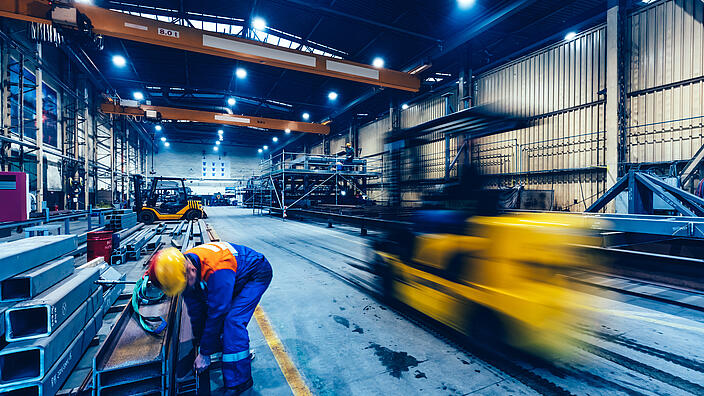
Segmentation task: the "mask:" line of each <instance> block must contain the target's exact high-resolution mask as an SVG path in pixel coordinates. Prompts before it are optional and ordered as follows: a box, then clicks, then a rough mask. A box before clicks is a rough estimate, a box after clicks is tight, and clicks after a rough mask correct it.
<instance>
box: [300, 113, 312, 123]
mask: <svg viewBox="0 0 704 396" xmlns="http://www.w3.org/2000/svg"><path fill="white" fill-rule="evenodd" d="M302 117H303V119H304V120H306V121H308V119H309V118H310V114H308V113H303V115H302Z"/></svg>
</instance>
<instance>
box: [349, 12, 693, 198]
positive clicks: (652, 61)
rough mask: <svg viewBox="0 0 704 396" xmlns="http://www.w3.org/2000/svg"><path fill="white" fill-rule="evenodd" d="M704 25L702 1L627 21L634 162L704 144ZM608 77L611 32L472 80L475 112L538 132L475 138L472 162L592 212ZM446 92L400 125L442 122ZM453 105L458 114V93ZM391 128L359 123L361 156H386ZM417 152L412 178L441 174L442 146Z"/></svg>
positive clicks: (683, 155)
mask: <svg viewBox="0 0 704 396" xmlns="http://www.w3.org/2000/svg"><path fill="white" fill-rule="evenodd" d="M703 21H704V3H702V2H701V1H699V0H676V1H675V0H670V1H659V2H656V3H654V4H652V5H650V6H647V7H643V8H641V9H639V10H638V11H637V12H634V13H633V14H632V15H629V16H628V19H627V21H626V26H627V29H626V30H627V32H626V37H625V42H626V60H625V61H626V65H627V67H626V80H625V82H626V92H627V100H626V111H627V116H626V120H627V127H626V147H625V157H626V162H627V163H628V164H627V165H635V164H639V165H642V164H664V165H663V166H665V168H666V167H667V166H668V165H669V164H670V163H672V162H673V161H687V160H689V159H690V158H691V157H692V156H693V155H694V154H695V153H696V152H697V150H698V149H699V148H700V147H701V146H702V144H704V140H702V132H703V130H702V128H704V125H703V121H704V24H703ZM605 80H606V27H605V25H600V26H597V27H595V28H593V29H591V30H589V31H585V32H582V33H580V34H579V35H578V36H577V37H576V38H575V39H574V40H571V41H569V42H566V41H561V42H558V43H556V44H554V45H550V46H547V47H545V48H542V49H540V50H537V51H535V52H533V53H531V54H528V55H526V56H524V57H522V58H520V59H517V60H514V61H512V62H509V63H507V64H504V65H501V66H499V67H497V68H495V69H492V70H489V71H486V72H484V73H482V74H480V75H478V76H475V79H474V87H473V97H474V103H473V104H474V105H482V106H487V107H489V108H492V109H494V110H496V111H499V112H504V113H508V114H513V115H516V116H520V117H527V118H528V119H529V120H530V121H531V125H532V126H530V127H528V128H524V129H520V130H515V131H510V132H506V133H502V134H499V135H494V136H490V137H485V138H481V139H476V140H475V141H474V142H472V148H471V158H472V161H473V162H474V163H475V164H477V165H479V166H480V168H481V171H482V172H483V173H484V174H486V175H488V176H489V178H490V180H491V185H493V186H495V187H500V186H513V185H518V184H520V185H524V186H525V188H528V189H550V190H554V191H555V204H554V208H555V209H563V210H572V211H581V210H584V209H586V207H588V206H589V205H590V204H591V203H593V202H594V200H596V199H597V198H598V197H599V196H601V195H602V194H603V193H604V192H605V189H606V180H605V167H606V160H605V150H604V149H605V145H606V141H605V138H606V133H605V129H606V127H605V123H606V115H605V99H606V97H605V88H606V81H605ZM449 92H450V93H453V91H449ZM445 93H446V92H441V93H438V94H436V95H434V97H432V98H429V99H426V100H423V101H420V102H418V103H413V104H411V105H410V106H409V108H408V109H406V110H402V111H401V127H402V128H409V127H412V126H414V125H418V124H421V123H423V122H426V121H429V120H432V119H435V118H438V117H441V116H442V115H444V114H445V113H446V111H447V108H446V105H445V99H444V98H442V94H445ZM449 103H450V104H451V107H452V108H451V109H450V110H451V111H456V110H457V98H456V96H451V97H450V99H449ZM389 129H390V122H389V119H388V116H387V117H383V118H380V119H378V120H376V121H374V122H372V123H369V124H366V125H363V126H361V127H360V129H359V142H360V143H359V145H360V147H361V148H362V156H364V157H367V156H371V157H375V156H378V157H381V158H383V157H384V156H383V154H381V153H383V141H384V138H385V136H386V134H387V133H388V131H389ZM457 147H458V144H457V142H456V141H455V140H453V141H451V142H450V155H449V157H450V159H452V158H454V156H455V155H456V152H457ZM414 150H415V152H414V153H410V151H408V150H407V151H406V152H405V153H404V157H405V159H402V164H403V165H402V166H403V168H404V170H405V172H406V173H407V174H408V175H410V176H411V177H419V178H421V179H436V178H438V177H442V176H443V175H444V162H445V156H446V154H445V144H444V142H441V141H436V142H433V143H429V144H426V145H424V146H421V147H419V148H416V149H414ZM409 158H413V160H414V161H415V162H413V163H411V162H409V160H408V159H409ZM416 171H417V172H419V173H418V174H415V173H414V172H416ZM453 172H454V170H453ZM453 174H454V173H453ZM404 194H405V196H404V201H406V203H413V201H417V200H418V199H420V193H419V192H414V191H405V192H404Z"/></svg>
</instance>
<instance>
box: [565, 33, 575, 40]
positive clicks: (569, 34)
mask: <svg viewBox="0 0 704 396" xmlns="http://www.w3.org/2000/svg"><path fill="white" fill-rule="evenodd" d="M575 37H577V33H575V32H569V33H567V34H566V35H565V40H567V41H572V40H574V38H575Z"/></svg>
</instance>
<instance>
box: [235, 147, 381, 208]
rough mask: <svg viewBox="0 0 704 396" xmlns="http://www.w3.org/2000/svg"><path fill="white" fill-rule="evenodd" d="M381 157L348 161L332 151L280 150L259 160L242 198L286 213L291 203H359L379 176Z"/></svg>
mask: <svg viewBox="0 0 704 396" xmlns="http://www.w3.org/2000/svg"><path fill="white" fill-rule="evenodd" d="M382 169H383V163H382V161H381V160H369V159H361V158H355V159H353V160H351V161H349V162H348V163H346V162H345V161H344V159H343V158H342V157H338V156H334V155H320V154H306V153H295V152H286V151H282V152H281V153H279V154H276V155H274V156H271V157H270V158H268V159H266V160H264V161H262V162H261V164H260V174H259V176H254V177H252V178H251V179H250V180H249V182H248V183H247V188H246V189H245V194H244V201H245V204H246V205H247V206H250V207H252V210H253V213H256V212H257V210H259V213H261V211H262V210H266V209H272V208H277V209H279V210H281V211H282V215H283V216H284V217H285V216H286V210H287V209H289V208H291V207H294V206H296V207H312V206H316V205H319V204H334V205H342V204H345V205H360V204H363V203H365V201H366V200H367V188H368V184H369V182H370V181H372V180H376V179H380V178H381V176H382Z"/></svg>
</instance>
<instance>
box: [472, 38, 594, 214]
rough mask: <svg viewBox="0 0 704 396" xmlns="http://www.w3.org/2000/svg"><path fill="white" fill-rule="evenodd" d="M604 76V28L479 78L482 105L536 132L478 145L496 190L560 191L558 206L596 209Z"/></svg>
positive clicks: (477, 157)
mask: <svg viewBox="0 0 704 396" xmlns="http://www.w3.org/2000/svg"><path fill="white" fill-rule="evenodd" d="M605 70H606V28H605V27H604V26H601V27H598V28H595V29H593V30H591V31H589V32H585V33H583V34H581V35H580V36H578V37H577V38H576V39H574V40H572V41H569V42H562V43H559V44H556V45H553V46H551V47H547V48H544V49H542V50H540V51H538V52H536V53H533V54H531V55H528V56H526V57H524V58H521V59H518V60H516V61H514V62H512V63H510V64H507V65H505V66H503V67H501V68H498V69H495V70H492V71H490V72H488V73H485V74H482V75H480V76H478V78H477V79H476V85H475V98H476V102H475V104H476V105H482V106H487V107H489V108H491V109H493V110H495V111H498V112H501V113H508V114H512V115H515V116H519V117H528V118H529V119H531V121H532V123H531V124H532V125H531V126H530V127H528V128H525V129H520V130H515V131H510V132H506V133H502V134H498V135H493V136H489V137H485V138H481V139H477V140H476V141H475V142H474V144H473V146H472V158H473V161H474V162H475V163H476V164H478V165H479V166H480V169H481V171H482V172H483V173H485V174H489V175H497V180H495V184H496V185H497V186H499V185H514V184H523V185H525V187H526V188H528V189H544V188H549V187H548V186H559V187H555V188H556V194H555V195H556V202H555V204H556V206H557V207H560V208H565V207H570V206H580V205H574V200H575V199H577V201H578V202H581V201H583V200H586V201H587V203H588V204H589V203H591V202H592V201H593V200H594V199H595V197H596V196H598V192H599V191H602V190H603V188H604V185H603V180H602V179H601V178H600V177H598V176H597V175H598V174H599V172H598V170H597V169H598V168H600V167H603V166H604V165H605V160H604V158H605V157H604V135H605V108H604V100H603V99H604V98H603V96H602V95H599V93H598V92H599V91H600V90H603V89H604V88H605V83H606V73H605ZM566 171H569V172H570V173H571V174H572V175H567V176H566V175H565V172H566ZM498 175H501V176H498ZM575 175H576V176H575ZM558 188H559V191H558ZM583 192H584V193H583ZM581 206H583V205H581ZM582 209H583V208H582Z"/></svg>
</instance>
